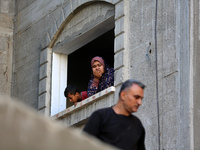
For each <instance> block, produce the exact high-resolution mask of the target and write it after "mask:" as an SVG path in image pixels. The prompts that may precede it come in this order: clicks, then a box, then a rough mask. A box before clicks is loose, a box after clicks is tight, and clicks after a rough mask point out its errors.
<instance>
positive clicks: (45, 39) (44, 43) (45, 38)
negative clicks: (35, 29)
mask: <svg viewBox="0 0 200 150" xmlns="http://www.w3.org/2000/svg"><path fill="white" fill-rule="evenodd" d="M41 41H42V42H41V49H44V48H46V47H47V46H48V45H49V44H50V42H51V39H50V35H49V33H48V32H47V33H46V34H45V35H44V36H43V38H42V40H41Z"/></svg>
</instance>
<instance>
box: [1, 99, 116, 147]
mask: <svg viewBox="0 0 200 150" xmlns="http://www.w3.org/2000/svg"><path fill="white" fill-rule="evenodd" d="M0 127H1V130H0V135H1V136H0V145H1V149H3V150H7V149H9V150H16V149H20V150H27V149H33V150H39V149H40V150H41V149H42V150H64V149H65V150H66V149H67V150H80V149H81V150H94V149H95V150H102V147H103V149H104V150H111V149H116V148H113V147H111V146H109V145H105V144H103V143H102V142H100V141H98V140H96V139H94V138H92V137H90V136H87V135H86V134H84V133H82V132H81V130H79V129H75V128H66V127H65V126H63V125H62V124H60V123H58V122H55V121H52V120H50V118H47V117H44V116H42V115H39V114H38V113H37V112H36V111H34V110H32V108H29V107H28V106H25V105H24V104H22V103H20V102H18V101H15V100H13V99H11V98H9V97H5V96H2V95H0Z"/></svg>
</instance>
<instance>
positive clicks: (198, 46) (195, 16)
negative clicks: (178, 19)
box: [190, 1, 200, 149]
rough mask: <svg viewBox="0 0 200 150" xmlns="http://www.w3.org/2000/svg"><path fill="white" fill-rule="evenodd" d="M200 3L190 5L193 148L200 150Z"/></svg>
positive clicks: (194, 2)
mask: <svg viewBox="0 0 200 150" xmlns="http://www.w3.org/2000/svg"><path fill="white" fill-rule="evenodd" d="M199 4H200V3H199V1H191V4H190V12H191V13H190V17H191V21H190V64H191V70H190V75H191V79H192V81H191V87H190V90H191V95H190V101H193V107H192V109H191V112H190V116H191V117H192V122H191V126H193V133H194V135H193V138H194V141H193V144H194V145H193V147H194V149H200V140H199V139H200V131H199V124H200V101H199V99H200V98H199V97H200V92H199V89H200V65H199V64H200V59H199V58H200V43H199V41H200V34H199V29H200V24H199V23H200V22H199V17H200V10H199V6H200V5H199Z"/></svg>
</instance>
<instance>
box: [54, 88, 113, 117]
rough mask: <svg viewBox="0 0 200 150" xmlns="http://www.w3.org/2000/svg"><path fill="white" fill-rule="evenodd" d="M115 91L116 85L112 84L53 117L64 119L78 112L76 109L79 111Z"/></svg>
mask: <svg viewBox="0 0 200 150" xmlns="http://www.w3.org/2000/svg"><path fill="white" fill-rule="evenodd" d="M114 92H115V87H114V86H111V87H109V88H107V89H105V90H103V91H100V92H98V93H96V94H95V95H93V96H91V97H88V98H87V99H85V100H83V101H81V102H79V103H77V105H76V106H74V105H73V106H71V107H69V108H67V109H65V110H63V111H61V112H59V113H57V114H56V115H54V116H52V117H51V118H52V119H54V120H55V119H62V118H64V117H65V116H67V115H70V114H72V113H74V112H76V111H78V110H80V109H82V108H84V107H86V106H88V105H90V104H91V103H93V102H96V101H98V100H100V99H103V97H105V96H107V95H109V94H111V93H114Z"/></svg>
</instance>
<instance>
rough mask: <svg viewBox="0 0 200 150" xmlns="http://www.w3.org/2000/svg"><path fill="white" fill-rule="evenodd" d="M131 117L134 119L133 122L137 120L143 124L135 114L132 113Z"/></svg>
mask: <svg viewBox="0 0 200 150" xmlns="http://www.w3.org/2000/svg"><path fill="white" fill-rule="evenodd" d="M132 119H133V120H134V122H137V123H139V124H141V125H142V126H143V124H142V121H141V120H140V119H139V118H138V117H137V116H135V115H133V114H132Z"/></svg>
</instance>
